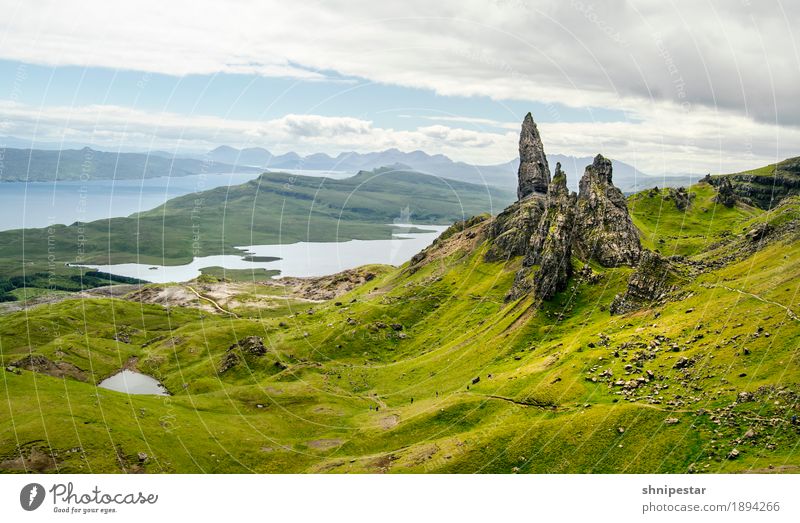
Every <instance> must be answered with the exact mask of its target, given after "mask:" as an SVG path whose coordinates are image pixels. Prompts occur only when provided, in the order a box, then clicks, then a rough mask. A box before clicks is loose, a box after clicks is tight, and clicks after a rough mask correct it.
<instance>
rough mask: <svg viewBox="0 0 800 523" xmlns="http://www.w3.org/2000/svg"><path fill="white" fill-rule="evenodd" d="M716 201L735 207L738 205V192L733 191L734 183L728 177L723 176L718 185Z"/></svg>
mask: <svg viewBox="0 0 800 523" xmlns="http://www.w3.org/2000/svg"><path fill="white" fill-rule="evenodd" d="M714 201H715V202H717V203H721V204H722V205H724V206H725V207H733V206H734V205H736V194H734V192H733V185H731V181H730V179H729V178H728V177H723V178H722V180H721V181H720V182H719V185H718V187H717V195H716V196H715V197H714Z"/></svg>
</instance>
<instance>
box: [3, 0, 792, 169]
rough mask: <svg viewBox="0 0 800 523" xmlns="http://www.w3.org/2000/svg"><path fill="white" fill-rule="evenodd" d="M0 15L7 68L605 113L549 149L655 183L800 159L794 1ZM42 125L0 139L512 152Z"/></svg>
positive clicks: (203, 3) (335, 124)
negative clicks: (336, 82)
mask: <svg viewBox="0 0 800 523" xmlns="http://www.w3.org/2000/svg"><path fill="white" fill-rule="evenodd" d="M4 4H6V5H5V6H4V9H3V11H4V13H5V14H6V15H7V18H6V20H4V26H3V28H2V29H0V31H2V33H0V57H2V58H6V59H12V60H20V61H23V62H30V63H39V64H52V65H66V64H69V65H77V66H102V67H110V68H124V69H132V70H140V71H149V72H158V73H166V74H172V75H184V74H191V73H207V74H213V73H256V74H261V75H266V76H288V77H293V78H297V79H298V80H302V81H306V80H323V79H326V78H329V77H330V75H331V72H335V73H337V74H338V75H344V76H345V77H359V78H365V79H368V80H371V81H374V82H380V83H386V84H393V85H400V86H406V87H417V88H425V89H431V90H433V91H435V92H436V93H438V94H441V95H457V96H465V97H469V96H488V97H490V98H492V99H495V100H498V101H503V100H511V99H513V100H536V101H541V102H549V103H560V104H565V105H568V106H572V107H601V108H610V109H615V110H620V111H622V112H623V113H624V114H626V115H628V117H629V120H628V121H623V122H613V123H606V122H598V123H573V122H567V121H563V120H561V119H560V118H558V114H557V112H554V113H553V114H549V115H548V117H549V118H548V119H549V120H553V119H555V120H556V122H555V123H544V124H542V129H543V134H544V139H545V141H546V143H545V146H546V148H547V150H548V151H551V152H562V153H575V154H582V155H583V154H593V153H595V152H597V151H598V150H600V151H603V152H604V153H606V154H608V155H609V156H615V157H618V158H620V159H624V160H626V161H629V162H632V163H636V164H637V165H638V166H640V167H641V168H642V169H643V170H648V171H654V172H660V171H663V170H666V171H675V172H678V171H688V170H691V171H706V170H712V171H724V170H728V169H739V168H744V167H748V166H752V165H757V164H759V163H766V162H768V161H769V162H771V161H776V160H780V159H782V158H783V157H786V156H792V155H796V154H798V145H799V144H800V140H798V130H797V129H798V124H800V104H797V103H796V92H797V85H799V84H800V52H798V46H797V41H796V40H795V36H794V25H795V24H794V23H793V22H794V21H796V20H797V19H800V3H798V2H792V3H787V2H783V3H781V2H779V1H778V0H765V1H764V2H758V3H755V2H752V3H751V2H735V3H731V2H725V1H722V0H710V1H707V2H696V1H691V2H689V1H687V2H680V1H679V2H663V1H660V0H646V1H644V0H643V1H640V2H636V3H635V4H633V3H628V2H625V1H623V0H602V1H601V0H598V1H594V0H592V1H590V0H568V1H566V2H565V1H559V0H538V1H532V0H495V1H494V2H486V1H483V0H463V1H458V2H455V1H452V2H447V1H443V2H429V1H427V0H408V1H406V2H401V3H394V2H374V1H371V0H338V1H325V2H304V3H297V2H296V3H294V4H292V5H291V6H287V4H285V3H283V2H278V1H276V0H273V1H269V0H267V1H258V2H216V1H211V0H191V1H188V0H171V1H170V2H163V1H155V0H140V1H137V2H113V3H111V2H104V1H102V0H87V1H84V2H81V3H79V4H75V3H70V2H63V1H58V0H52V1H49V2H43V3H41V4H39V5H37V7H36V8H35V9H34V8H29V7H28V6H27V4H26V3H23V2H21V1H20V2H18V3H16V4H15V3H14V2H10V1H8V0H4ZM339 78H340V77H339V76H336V79H339ZM398 104H399V105H402V101H398ZM51 109H53V108H47V112H46V114H45V113H43V114H42V115H37V116H38V117H39V118H40V119H39V120H38V123H36V122H34V121H31V120H30V117H31V110H30V108H28V109H24V110H22V112H20V111H17V113H15V114H16V115H17V116H15V118H20V119H21V120H20V121H18V122H11V123H9V122H8V121H6V122H4V123H3V127H2V128H3V132H4V133H6V134H12V133H14V132H18V131H15V129H17V130H18V129H19V128H20V127H24V126H26V125H27V126H28V131H29V132H33V131H34V130H36V132H37V133H40V134H41V133H42V132H45V131H44V129H45V128H46V127H47V126H48V125H49V126H50V127H49V129H48V130H47V131H46V132H47V133H54V134H56V135H59V136H61V135H69V136H80V135H81V134H86V133H90V134H91V133H94V135H95V137H97V136H101V135H102V137H103V138H104V139H106V140H110V141H113V140H118V141H125V142H127V143H133V142H134V141H135V140H137V139H138V140H140V141H141V140H151V141H152V143H153V144H157V143H158V144H162V145H163V146H167V145H168V144H171V143H174V142H175V141H176V140H181V141H182V143H183V144H191V145H192V146H194V147H198V148H199V147H202V146H204V145H209V146H213V145H216V144H218V143H230V144H232V145H236V144H243V145H244V144H248V145H263V146H267V147H270V148H274V149H276V150H278V151H279V150H280V149H285V150H289V149H295V150H298V151H299V152H315V151H326V152H333V153H335V152H338V151H340V150H344V149H355V150H377V149H380V148H385V147H398V148H401V149H405V150H410V149H417V148H421V149H424V150H426V151H427V152H431V153H439V152H440V153H444V154H448V155H450V156H452V157H454V158H456V159H462V160H465V161H471V162H476V163H483V164H487V163H492V162H496V161H505V160H507V159H510V158H511V157H513V156H514V155H515V154H516V137H515V136H512V135H514V134H515V133H516V129H515V126H514V125H512V124H508V122H505V123H503V122H493V121H491V120H488V121H481V120H482V119H474V118H473V119H471V116H470V115H468V114H467V115H444V116H442V117H439V118H438V119H437V118H435V117H431V119H432V120H434V125H430V126H423V127H419V128H417V129H413V130H396V129H387V128H380V127H375V126H374V125H373V124H372V122H370V121H368V120H364V119H360V118H325V117H320V116H315V115H302V116H301V115H287V116H285V117H284V118H281V119H277V120H273V121H271V122H252V121H240V120H236V121H233V120H226V119H222V118H216V119H215V118H213V117H206V116H200V115H197V116H187V115H175V114H166V113H165V114H158V115H155V114H147V113H143V112H140V111H135V110H130V109H125V108H112V107H108V106H103V107H102V108H99V107H94V108H92V107H88V108H76V109H71V108H59V109H58V111H57V112H58V113H59V114H60V115H61V116H57V115H56V116H54V115H53V114H50V113H51V112H52V111H51ZM3 110H4V111H6V114H10V113H9V111H10V110H11V109H10V108H9V107H8V106H4V109H3ZM53 110H55V109H53ZM22 113H25V114H27V118H28V120H25V118H26V116H25V115H24V114H22ZM520 116H521V115H520ZM59 118H60V120H59ZM87 118H88V119H87ZM496 124H500V125H496ZM37 125H38V127H37ZM137 145H146V144H142V143H140V144H137Z"/></svg>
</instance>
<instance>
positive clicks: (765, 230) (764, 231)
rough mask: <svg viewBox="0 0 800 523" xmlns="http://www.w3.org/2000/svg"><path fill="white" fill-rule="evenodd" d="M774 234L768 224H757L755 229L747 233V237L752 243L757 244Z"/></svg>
mask: <svg viewBox="0 0 800 523" xmlns="http://www.w3.org/2000/svg"><path fill="white" fill-rule="evenodd" d="M770 232H772V227H771V226H770V224H768V223H766V222H762V223H759V224H757V225H756V226H755V227H753V228H752V229H750V230H749V231H747V233H745V236H746V237H747V239H748V240H750V241H752V242H757V241H759V240H761V239H763V238H764V237H765V236H767V235H768V234H769V233H770Z"/></svg>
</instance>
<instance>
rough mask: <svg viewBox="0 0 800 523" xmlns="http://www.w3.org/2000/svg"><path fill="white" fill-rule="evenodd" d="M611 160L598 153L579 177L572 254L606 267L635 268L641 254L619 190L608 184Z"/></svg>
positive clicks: (610, 173)
mask: <svg viewBox="0 0 800 523" xmlns="http://www.w3.org/2000/svg"><path fill="white" fill-rule="evenodd" d="M611 176H612V170H611V160H608V159H606V158H604V157H603V156H602V155H600V154H598V155H597V156H596V157H595V158H594V162H593V163H592V165H589V166H587V167H586V172H585V173H584V175H583V177H582V178H581V181H580V184H579V188H580V192H579V193H578V210H577V216H576V227H577V231H576V242H575V252H576V253H577V254H578V256H580V257H581V258H582V259H583V260H586V261H588V260H590V259H594V260H597V261H598V262H600V263H601V264H602V265H604V266H606V267H618V266H620V265H635V264H636V262H638V261H639V256H640V254H641V251H642V247H641V243H640V242H639V231H637V230H636V227H635V226H634V225H633V221H632V220H631V216H630V214H629V213H628V205H627V203H626V202H625V196H623V194H622V191H620V190H619V189H617V188H616V187H614V184H613V183H612V181H611Z"/></svg>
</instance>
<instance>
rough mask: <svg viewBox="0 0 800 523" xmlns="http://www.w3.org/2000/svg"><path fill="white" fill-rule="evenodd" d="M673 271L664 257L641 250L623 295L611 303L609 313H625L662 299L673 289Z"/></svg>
mask: <svg viewBox="0 0 800 523" xmlns="http://www.w3.org/2000/svg"><path fill="white" fill-rule="evenodd" d="M673 279H674V278H673V273H672V270H671V267H670V264H669V261H667V259H666V258H664V257H663V256H661V255H660V254H658V253H655V252H653V251H648V250H645V251H643V252H642V255H641V258H640V260H639V265H638V267H637V268H636V271H635V272H634V273H633V274H631V276H630V278H628V288H627V289H626V290H625V294H624V295H617V296H616V297H615V298H614V301H613V302H612V303H611V307H610V308H609V311H610V312H611V314H625V313H628V312H632V311H635V310H638V309H641V308H643V307H646V306H648V305H650V304H652V303H654V302H657V301H658V300H661V299H663V298H664V297H665V296H666V295H667V293H669V292H670V291H671V290H672V289H673Z"/></svg>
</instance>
